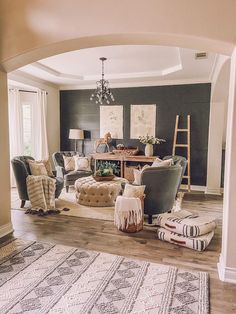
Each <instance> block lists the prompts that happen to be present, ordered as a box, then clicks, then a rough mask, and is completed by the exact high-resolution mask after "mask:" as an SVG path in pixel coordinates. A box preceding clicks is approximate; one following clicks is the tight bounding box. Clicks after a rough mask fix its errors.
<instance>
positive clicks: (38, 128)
mask: <svg viewBox="0 0 236 314" xmlns="http://www.w3.org/2000/svg"><path fill="white" fill-rule="evenodd" d="M46 115H47V93H46V92H45V91H42V90H38V91H37V100H36V104H35V105H34V106H32V155H33V157H34V158H35V159H36V160H41V159H47V158H48V157H49V153H48V140H47V126H46Z"/></svg>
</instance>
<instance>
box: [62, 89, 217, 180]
mask: <svg viewBox="0 0 236 314" xmlns="http://www.w3.org/2000/svg"><path fill="white" fill-rule="evenodd" d="M112 91H113V94H114V96H115V99H116V101H115V103H114V104H116V105H123V106H124V110H123V111H124V139H123V140H117V141H116V144H118V143H121V142H122V143H124V144H125V145H126V146H135V147H136V146H138V147H139V148H140V150H141V151H144V145H143V144H140V143H139V141H138V140H131V139H130V105H131V104H156V105H157V110H156V112H157V116H156V136H157V137H160V138H164V139H166V143H164V144H162V145H155V149H154V152H155V154H156V155H158V156H160V157H163V156H165V155H169V154H171V152H172V145H173V135H174V127H175V118H176V115H177V114H179V115H180V116H181V119H180V123H181V125H180V126H181V127H186V124H185V123H184V122H185V121H186V119H187V118H186V116H187V114H190V115H191V178H192V184H195V185H206V173H207V150H208V128H209V111H210V94H211V84H188V85H173V86H152V87H134V88H116V89H112ZM91 93H92V90H68V91H61V92H60V120H61V149H62V150H70V149H73V147H74V143H73V141H71V140H69V139H68V134H69V129H70V128H81V129H84V130H87V132H86V137H87V139H86V140H85V143H84V145H85V153H89V152H92V151H93V146H94V140H95V139H97V138H99V137H100V134H99V105H97V104H95V103H93V102H90V100H89V98H90V95H91ZM183 137H184V135H183ZM179 140H182V141H183V140H184V138H182V139H181V138H180V139H179ZM80 148H81V145H80ZM185 151H186V149H184V148H178V154H180V155H183V156H184V153H185Z"/></svg>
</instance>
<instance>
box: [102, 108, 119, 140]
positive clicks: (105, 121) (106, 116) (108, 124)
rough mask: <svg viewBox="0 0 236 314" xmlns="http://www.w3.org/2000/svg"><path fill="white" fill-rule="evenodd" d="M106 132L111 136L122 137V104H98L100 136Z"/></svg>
mask: <svg viewBox="0 0 236 314" xmlns="http://www.w3.org/2000/svg"><path fill="white" fill-rule="evenodd" d="M107 132H110V133H111V137H112V138H117V139H123V106H100V137H101V138H102V137H103V136H104V134H106V133H107Z"/></svg>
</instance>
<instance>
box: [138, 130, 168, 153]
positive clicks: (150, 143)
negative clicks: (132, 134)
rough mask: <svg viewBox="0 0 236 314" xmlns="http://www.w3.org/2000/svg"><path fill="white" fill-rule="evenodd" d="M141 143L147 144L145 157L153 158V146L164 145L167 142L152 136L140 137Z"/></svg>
mask: <svg viewBox="0 0 236 314" xmlns="http://www.w3.org/2000/svg"><path fill="white" fill-rule="evenodd" d="M139 141H140V143H142V144H145V145H146V146H145V156H147V157H150V156H153V145H154V144H161V143H164V142H165V140H163V139H161V138H157V137H154V136H152V135H148V134H147V135H145V136H139Z"/></svg>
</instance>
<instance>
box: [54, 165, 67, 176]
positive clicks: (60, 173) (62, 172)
mask: <svg viewBox="0 0 236 314" xmlns="http://www.w3.org/2000/svg"><path fill="white" fill-rule="evenodd" d="M56 172H57V175H56V176H57V177H58V178H64V175H65V173H66V171H65V168H64V167H60V166H57V167H56Z"/></svg>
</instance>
